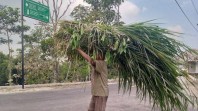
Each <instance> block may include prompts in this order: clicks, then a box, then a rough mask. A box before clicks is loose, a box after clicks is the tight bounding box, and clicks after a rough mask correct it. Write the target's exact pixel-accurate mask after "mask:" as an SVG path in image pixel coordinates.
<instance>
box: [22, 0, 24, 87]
mask: <svg viewBox="0 0 198 111" xmlns="http://www.w3.org/2000/svg"><path fill="white" fill-rule="evenodd" d="M21 27H22V32H21V44H22V49H21V53H22V89H24V46H23V35H24V34H23V0H21Z"/></svg>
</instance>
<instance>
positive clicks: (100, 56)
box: [96, 51, 106, 60]
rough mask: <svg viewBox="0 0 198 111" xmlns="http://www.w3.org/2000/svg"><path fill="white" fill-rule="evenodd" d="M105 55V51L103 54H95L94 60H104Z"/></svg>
mask: <svg viewBox="0 0 198 111" xmlns="http://www.w3.org/2000/svg"><path fill="white" fill-rule="evenodd" d="M105 54H106V52H105V51H103V52H97V54H96V60H105Z"/></svg>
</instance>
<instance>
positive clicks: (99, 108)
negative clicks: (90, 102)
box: [94, 96, 108, 111]
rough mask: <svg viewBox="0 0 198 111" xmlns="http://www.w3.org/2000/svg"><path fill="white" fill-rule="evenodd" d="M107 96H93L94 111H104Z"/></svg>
mask: <svg viewBox="0 0 198 111" xmlns="http://www.w3.org/2000/svg"><path fill="white" fill-rule="evenodd" d="M107 99H108V96H97V97H96V98H95V110H94V111H105V108H106V103H107Z"/></svg>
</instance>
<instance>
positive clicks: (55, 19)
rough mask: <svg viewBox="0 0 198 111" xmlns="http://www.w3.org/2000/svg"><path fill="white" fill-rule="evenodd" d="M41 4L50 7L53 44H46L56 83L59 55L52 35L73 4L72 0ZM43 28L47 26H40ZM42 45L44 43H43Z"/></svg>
mask: <svg viewBox="0 0 198 111" xmlns="http://www.w3.org/2000/svg"><path fill="white" fill-rule="evenodd" d="M41 2H42V3H43V4H46V5H47V6H49V7H50V9H51V11H50V22H51V23H52V29H53V30H52V33H51V35H50V37H51V38H48V39H50V40H51V41H53V44H48V46H50V45H51V46H50V47H48V48H50V49H48V56H51V57H52V59H53V63H54V64H53V73H54V82H57V80H58V78H59V77H58V76H59V61H60V58H61V56H62V55H61V54H60V53H59V52H58V50H57V48H56V47H57V46H56V44H57V43H58V42H59V41H57V40H56V38H54V34H55V33H56V32H57V29H58V23H59V21H60V20H61V19H62V18H63V17H64V15H65V14H66V13H67V11H68V9H69V7H70V6H71V4H72V3H73V1H72V0H68V3H67V4H63V3H64V0H42V1H41ZM50 2H52V6H50ZM61 9H63V11H61ZM41 25H43V26H45V25H47V24H43V23H42V24H41ZM43 43H44V42H43ZM45 46H47V44H45Z"/></svg>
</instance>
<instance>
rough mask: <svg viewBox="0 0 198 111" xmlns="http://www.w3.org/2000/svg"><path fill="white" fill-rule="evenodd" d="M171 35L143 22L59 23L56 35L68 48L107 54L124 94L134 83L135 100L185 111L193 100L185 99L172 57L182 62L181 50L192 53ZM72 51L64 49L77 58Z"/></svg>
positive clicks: (162, 107) (175, 61) (184, 92)
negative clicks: (105, 52) (127, 23)
mask: <svg viewBox="0 0 198 111" xmlns="http://www.w3.org/2000/svg"><path fill="white" fill-rule="evenodd" d="M71 29H73V30H71ZM82 30H83V31H82ZM81 32H83V33H81ZM59 35H62V37H64V35H65V36H67V38H61V37H60V36H59ZM173 35H174V33H172V32H170V31H168V30H166V29H163V28H160V27H158V26H156V25H155V24H149V23H147V22H143V23H136V24H132V25H126V26H108V25H105V24H101V23H97V24H94V23H93V24H90V23H88V24H85V23H84V24H81V23H75V22H74V23H72V22H62V23H61V27H60V30H59V32H58V34H57V35H56V36H57V38H59V39H61V40H62V42H63V43H65V44H67V47H68V49H75V48H77V47H81V49H83V50H84V51H85V52H86V53H88V54H89V55H94V54H95V53H97V52H98V51H100V52H104V51H107V52H108V53H109V54H108V56H106V57H107V58H108V63H109V64H110V65H111V66H115V68H116V69H117V72H118V73H119V86H120V87H122V88H123V89H124V92H125V91H130V90H131V86H132V85H133V84H135V85H136V87H137V95H138V97H139V98H140V99H141V100H144V99H146V97H147V96H148V97H149V99H150V100H151V101H152V102H153V106H159V107H160V108H161V110H162V111H173V110H175V109H178V110H180V111H187V107H188V104H193V105H194V103H195V101H193V100H191V99H189V95H186V92H187V90H186V89H185V86H183V85H182V84H181V83H180V81H179V80H178V79H177V77H178V76H179V75H182V76H184V77H185V75H186V74H185V73H184V72H183V71H181V70H180V69H179V67H178V61H177V60H176V59H175V57H178V58H181V59H183V57H182V54H183V51H188V52H192V50H191V49H190V48H189V47H187V46H186V45H184V44H182V43H180V42H178V41H176V40H175V39H172V38H170V37H169V36H173ZM63 43H60V44H63ZM63 51H65V50H63ZM74 52H76V50H67V54H68V55H69V54H72V56H74V57H77V58H78V57H79V56H78V55H74V54H75V53H74ZM195 98H196V97H195Z"/></svg>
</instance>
